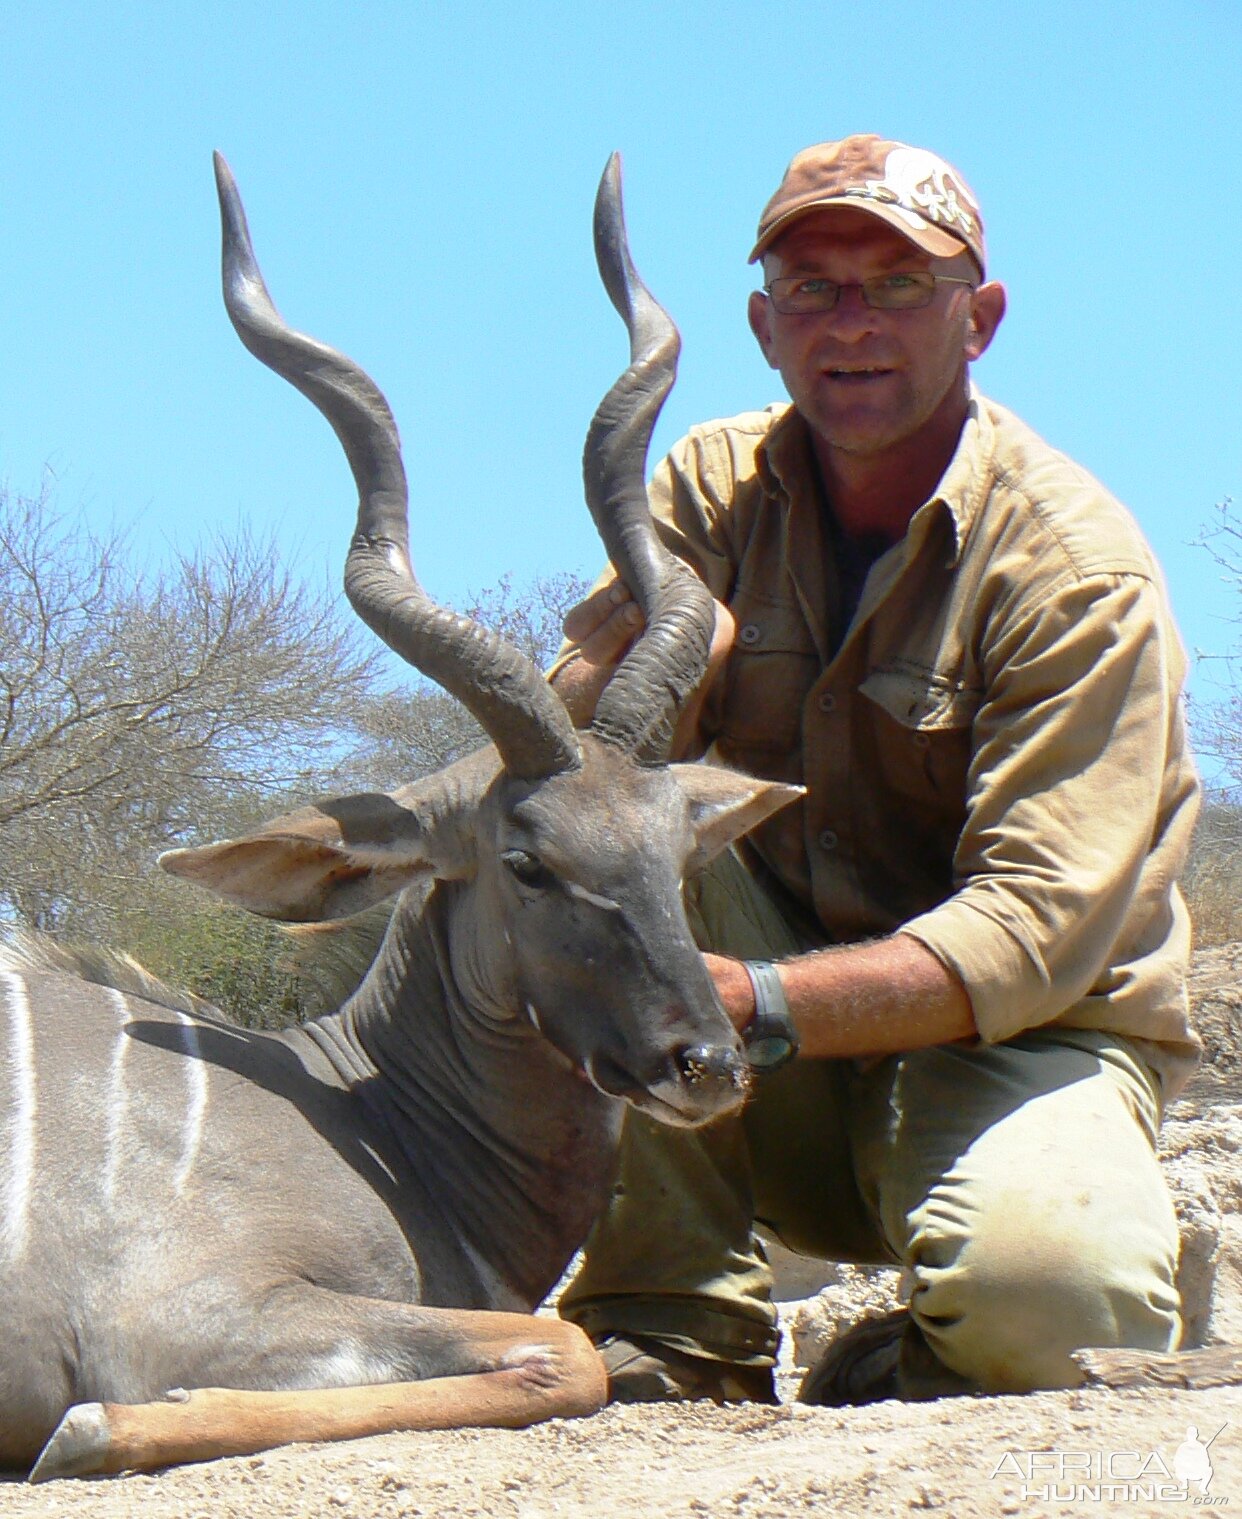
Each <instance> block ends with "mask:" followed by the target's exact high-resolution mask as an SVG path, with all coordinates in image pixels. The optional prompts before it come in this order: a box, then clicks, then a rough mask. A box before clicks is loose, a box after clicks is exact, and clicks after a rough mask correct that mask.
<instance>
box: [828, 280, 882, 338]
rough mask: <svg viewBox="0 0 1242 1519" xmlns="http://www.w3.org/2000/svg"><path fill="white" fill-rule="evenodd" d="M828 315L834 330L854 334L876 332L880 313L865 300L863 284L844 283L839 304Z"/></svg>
mask: <svg viewBox="0 0 1242 1519" xmlns="http://www.w3.org/2000/svg"><path fill="white" fill-rule="evenodd" d="M826 315H827V319H828V322H829V324H830V325H831V326H832V328H833V330H834V331H836V332H838V333H846V334H849V335H852V336H857V335H858V334H861V333H868V332H874V331H875V330H876V327H877V326H878V323H877V320H876V318H877V316H878V313H877V312H876V311H875V309H874V308H873V307H871V306H868V305H867V303H866V301H865V300H863V292H862V286H861V285H842V286H841V289H840V291H839V293H838V295H837V304H836V305H835V306H834V307H833V308H832V310H831V311H829V312H828V313H827V314H826Z"/></svg>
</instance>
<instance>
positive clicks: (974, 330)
mask: <svg viewBox="0 0 1242 1519" xmlns="http://www.w3.org/2000/svg"><path fill="white" fill-rule="evenodd" d="M1005 305H1006V296H1005V287H1004V285H1002V284H1001V282H1000V281H999V280H989V281H988V282H987V284H985V285H980V286H979V288H978V289H977V290H976V291H975V292H974V295H973V296H972V297H971V303H970V328H969V331H968V332H967V334H966V357H967V359H968V360H969V361H970V362H971V363H974V361H975V360H976V359H979V358H982V357H983V355H984V354H985V353H986V352H987V350H988V347H989V345H990V344H991V342H992V339H993V338H994V337H995V336H996V329H997V328H998V327H999V326H1000V324H1001V321H1002V320H1003V318H1004V315H1005Z"/></svg>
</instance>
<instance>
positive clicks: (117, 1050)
mask: <svg viewBox="0 0 1242 1519" xmlns="http://www.w3.org/2000/svg"><path fill="white" fill-rule="evenodd" d="M108 998H109V1000H110V1001H111V1003H112V1005H113V1007H114V1008H115V1009H116V1010H117V1012H118V1013H119V1014H120V1018H121V1024H120V1027H119V1028H118V1029H117V1033H116V1043H115V1044H114V1045H113V1046H112V1061H111V1064H110V1065H109V1068H108V1153H107V1159H106V1160H105V1161H104V1196H105V1197H106V1198H108V1200H109V1201H111V1200H112V1198H114V1197H115V1196H116V1179H117V1173H118V1172H119V1171H120V1168H121V1151H122V1148H123V1146H124V1144H125V1116H126V1091H125V1055H126V1052H127V1051H128V1049H129V1046H130V1042H131V1041H130V1037H129V1035H128V1034H127V1033H126V1032H125V1028H126V1025H127V1024H128V1023H129V1016H130V1014H129V1003H128V1002H127V1001H126V1000H125V994H124V993H123V992H118V991H113V990H112V989H111V988H108Z"/></svg>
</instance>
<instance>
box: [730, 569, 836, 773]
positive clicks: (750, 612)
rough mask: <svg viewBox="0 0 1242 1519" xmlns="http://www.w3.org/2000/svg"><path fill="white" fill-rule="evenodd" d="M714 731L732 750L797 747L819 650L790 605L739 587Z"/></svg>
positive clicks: (783, 750) (816, 672)
mask: <svg viewBox="0 0 1242 1519" xmlns="http://www.w3.org/2000/svg"><path fill="white" fill-rule="evenodd" d="M729 610H730V611H731V612H732V613H733V616H734V618H735V620H736V623H737V629H736V633H735V635H734V641H733V650H732V653H731V654H730V656H729V666H728V675H727V679H726V684H725V698H724V706H723V709H722V712H721V717H720V735H721V738H722V739H724V740H725V741H726V745H727V748H728V749H730V750H733V751H742V750H755V751H763V752H765V753H786V754H787V753H789V752H790V751H792V750H793V749H795V748H797V747H798V744H799V741H800V723H801V715H802V703H803V701H804V700H805V699H806V694H807V692H808V691H809V690H810V689H811V687H812V686H813V685H814V684H815V681H816V680H817V679H818V678H819V674H820V669H821V664H820V658H819V654H818V652H817V650H816V648H815V644H814V642H813V641H812V638H811V632H810V629H809V628H808V627H807V625H806V623H805V622H804V621H803V620H802V614H801V612H800V611H799V610H798V608H797V607H796V606H793V605H790V604H788V603H784V602H777V601H772V600H767V599H765V598H763V597H761V596H756V595H754V594H753V593H747V592H745V591H742V590H739V591H738V592H737V593H736V594H735V595H734V597H733V600H732V601H731V602H730V604H729Z"/></svg>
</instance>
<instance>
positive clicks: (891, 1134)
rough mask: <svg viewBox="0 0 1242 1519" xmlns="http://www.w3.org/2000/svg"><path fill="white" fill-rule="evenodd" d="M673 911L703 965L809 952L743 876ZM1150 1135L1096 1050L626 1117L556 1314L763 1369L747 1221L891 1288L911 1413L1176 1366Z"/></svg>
mask: <svg viewBox="0 0 1242 1519" xmlns="http://www.w3.org/2000/svg"><path fill="white" fill-rule="evenodd" d="M688 896H689V898H690V908H691V922H692V925H693V926H694V928H695V931H696V936H697V937H698V938H699V942H700V944H701V945H702V947H704V948H710V949H716V950H719V951H720V952H721V953H726V954H734V955H739V956H742V957H745V958H779V957H780V956H783V955H787V954H791V953H794V952H796V951H798V950H800V949H804V948H807V947H810V946H809V945H808V944H807V943H806V942H805V939H802V940H801V941H800V939H799V937H798V935H797V934H795V933H794V931H793V930H791V928H790V927H789V925H788V923H787V922H786V921H785V919H784V918H782V916H781V914H780V913H779V912H778V911H777V909H776V906H775V905H774V903H773V902H772V900H771V899H770V898H769V897H768V896H767V895H766V894H765V893H764V892H763V891H762V890H761V889H760V887H759V886H758V884H757V883H756V882H755V881H754V880H753V879H752V878H751V876H750V875H749V874H748V872H747V871H746V870H745V868H744V867H743V866H742V865H741V863H740V861H739V860H738V859H737V858H736V857H735V856H732V855H726V856H724V857H722V859H721V860H719V861H717V862H716V864H715V865H713V866H712V867H711V868H710V869H709V870H708V871H705V872H704V873H703V875H701V876H700V877H698V878H697V880H696V882H695V883H693V887H692V889H691V890H690V891H689V892H688ZM1159 1121H1160V1102H1159V1095H1158V1087H1157V1084H1156V1081H1155V1078H1154V1077H1153V1076H1152V1074H1151V1073H1150V1072H1149V1070H1148V1069H1147V1067H1146V1066H1145V1065H1144V1063H1143V1061H1142V1060H1141V1058H1140V1057H1139V1055H1138V1053H1137V1051H1136V1050H1135V1049H1134V1048H1133V1047H1132V1046H1130V1045H1129V1044H1128V1043H1127V1042H1126V1041H1125V1040H1124V1039H1122V1038H1120V1037H1119V1036H1116V1035H1112V1034H1108V1033H1101V1032H1099V1031H1095V1030H1086V1029H1066V1028H1056V1029H1052V1028H1046V1029H1040V1030H1036V1031H1034V1032H1031V1033H1028V1034H1026V1035H1024V1036H1023V1037H1021V1038H1019V1039H1015V1040H1012V1041H1010V1042H1008V1043H1006V1044H1003V1045H985V1044H974V1045H967V1044H952V1045H941V1046H937V1047H934V1048H932V1049H926V1050H918V1051H914V1052H912V1053H910V1054H907V1055H902V1056H896V1057H891V1058H885V1059H882V1060H879V1061H876V1062H873V1063H868V1062H855V1061H843V1060H809V1059H800V1060H797V1061H794V1062H793V1063H792V1064H790V1065H789V1066H786V1067H785V1068H784V1069H783V1070H781V1071H777V1072H775V1073H773V1074H772V1075H771V1076H768V1077H765V1078H762V1079H761V1080H760V1081H759V1082H758V1083H757V1084H756V1090H755V1094H754V1096H753V1098H752V1100H751V1102H750V1103H749V1104H748V1106H747V1108H746V1110H745V1113H744V1115H743V1116H742V1118H741V1119H732V1120H727V1121H724V1122H720V1123H716V1124H713V1125H711V1126H710V1127H708V1128H706V1129H700V1130H694V1131H687V1130H674V1129H667V1128H664V1127H662V1126H660V1125H658V1124H655V1123H654V1122H652V1121H651V1120H649V1119H646V1118H644V1117H643V1116H642V1115H640V1114H636V1113H631V1115H630V1117H629V1119H628V1120H627V1125H626V1130H625V1134H624V1142H623V1145H622V1154H621V1159H620V1166H619V1171H618V1175H617V1180H616V1184H615V1186H614V1188H613V1193H612V1198H611V1202H610V1204H609V1206H608V1207H607V1209H606V1210H605V1212H604V1214H603V1216H602V1217H601V1218H600V1220H599V1221H598V1223H597V1225H596V1227H595V1229H594V1230H593V1232H592V1234H591V1236H590V1238H589V1240H588V1242H587V1248H586V1253H585V1259H584V1263H583V1265H582V1268H581V1270H580V1272H579V1274H578V1275H577V1277H576V1278H575V1280H574V1281H573V1283H572V1284H571V1285H570V1287H569V1289H568V1290H567V1291H566V1292H565V1293H564V1294H563V1296H562V1299H561V1305H560V1311H561V1313H562V1314H563V1315H564V1316H565V1317H566V1318H569V1319H572V1320H574V1321H575V1322H577V1323H579V1324H581V1325H582V1327H583V1328H585V1329H586V1330H587V1331H588V1332H589V1333H590V1334H592V1335H594V1336H595V1337H596V1338H599V1337H600V1336H602V1335H604V1334H606V1333H610V1332H615V1333H621V1334H625V1333H631V1334H633V1333H640V1334H645V1335H649V1336H653V1337H655V1338H657V1339H660V1340H662V1341H664V1342H665V1343H667V1344H669V1345H671V1346H673V1347H675V1348H679V1349H682V1350H685V1351H689V1352H690V1353H692V1354H699V1355H704V1356H708V1357H711V1358H713V1359H719V1360H728V1361H736V1362H739V1363H742V1364H750V1365H765V1364H770V1363H771V1362H772V1360H773V1358H774V1356H775V1353H776V1349H777V1344H778V1339H779V1331H778V1328H777V1323H776V1311H775V1309H774V1307H773V1305H772V1302H771V1299H770V1284H771V1279H770V1274H769V1272H768V1269H767V1265H766V1262H765V1259H764V1255H763V1249H762V1245H761V1243H760V1241H759V1240H758V1239H757V1238H756V1236H755V1234H754V1232H753V1222H754V1221H758V1222H759V1223H760V1225H761V1226H762V1227H763V1228H765V1229H767V1230H769V1231H771V1233H772V1234H774V1235H775V1236H776V1237H777V1238H778V1239H780V1240H781V1241H782V1242H783V1243H784V1244H786V1245H788V1246H789V1247H790V1248H791V1249H794V1250H797V1251H799V1252H801V1253H803V1254H805V1255H812V1256H817V1257H820V1258H823V1259H826V1260H845V1261H856V1262H864V1263H865V1262H875V1263H883V1262H888V1263H891V1264H894V1265H900V1266H903V1267H905V1268H906V1269H907V1272H908V1274H909V1277H910V1279H911V1280H912V1282H913V1296H912V1297H911V1300H910V1315H911V1319H912V1321H913V1324H914V1326H916V1327H915V1329H914V1331H913V1332H914V1334H915V1335H921V1338H922V1340H923V1341H925V1346H926V1347H930V1349H931V1350H932V1352H933V1353H934V1354H933V1356H931V1357H928V1356H927V1355H926V1349H925V1348H924V1349H923V1350H922V1352H921V1353H920V1354H914V1355H907V1354H906V1353H905V1347H903V1355H902V1366H903V1368H904V1367H907V1366H908V1367H910V1368H914V1367H921V1368H922V1369H921V1370H918V1371H915V1370H910V1372H909V1378H910V1379H911V1385H910V1386H908V1387H903V1389H902V1390H903V1392H904V1393H905V1394H906V1395H908V1396H932V1395H936V1394H937V1393H939V1392H947V1391H963V1390H968V1389H976V1390H983V1391H988V1392H1000V1391H1012V1392H1022V1391H1030V1390H1033V1389H1036V1388H1053V1387H1065V1386H1071V1385H1073V1384H1074V1383H1075V1382H1077V1381H1078V1380H1080V1378H1079V1374H1078V1372H1077V1370H1076V1368H1075V1367H1074V1365H1073V1363H1072V1362H1071V1361H1070V1359H1069V1352H1070V1351H1071V1350H1073V1349H1076V1348H1078V1347H1081V1346H1117V1345H1125V1346H1133V1347H1136V1348H1145V1349H1153V1350H1168V1349H1172V1348H1174V1347H1175V1346H1176V1344H1177V1342H1178V1340H1179V1337H1180V1332H1181V1320H1180V1305H1179V1300H1178V1295H1177V1291H1176V1288H1175V1285H1174V1275H1175V1271H1176V1266H1177V1253H1178V1230H1177V1221H1176V1218H1175V1215H1174V1211H1173V1205H1172V1201H1171V1199H1170V1197H1169V1193H1168V1189H1167V1187H1166V1185H1165V1182H1164V1178H1163V1176H1162V1174H1161V1172H1160V1168H1159V1165H1158V1164H1157V1161H1156V1157H1155V1141H1156V1131H1157V1128H1158V1125H1159ZM929 1362H930V1363H931V1364H932V1365H933V1366H934V1367H935V1368H936V1371H934V1372H933V1373H932V1374H931V1378H930V1381H929V1379H928V1374H927V1371H926V1365H927V1363H929ZM899 1376H900V1373H899ZM915 1381H918V1383H919V1385H917V1386H916V1385H914V1382H915Z"/></svg>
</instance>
